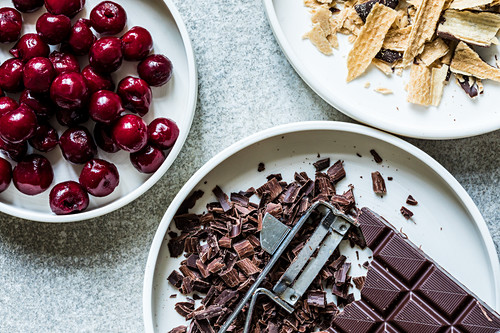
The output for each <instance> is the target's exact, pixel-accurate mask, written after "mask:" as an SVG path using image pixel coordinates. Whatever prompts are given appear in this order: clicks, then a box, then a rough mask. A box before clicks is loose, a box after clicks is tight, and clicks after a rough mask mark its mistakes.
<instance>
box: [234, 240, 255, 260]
mask: <svg viewBox="0 0 500 333" xmlns="http://www.w3.org/2000/svg"><path fill="white" fill-rule="evenodd" d="M233 248H234V250H235V251H236V253H237V254H238V257H240V259H243V258H246V257H251V256H253V254H254V247H253V245H252V244H251V243H250V242H249V241H248V240H246V239H245V240H242V241H240V242H238V243H236V244H234V245H233Z"/></svg>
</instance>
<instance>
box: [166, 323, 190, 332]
mask: <svg viewBox="0 0 500 333" xmlns="http://www.w3.org/2000/svg"><path fill="white" fill-rule="evenodd" d="M186 332H187V327H186V326H184V325H181V326H177V327H175V328H173V329H171V330H170V331H169V332H168V333H186Z"/></svg>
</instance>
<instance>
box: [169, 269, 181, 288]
mask: <svg viewBox="0 0 500 333" xmlns="http://www.w3.org/2000/svg"><path fill="white" fill-rule="evenodd" d="M183 278H184V276H183V275H182V274H181V273H179V272H178V271H176V270H175V269H174V270H173V271H172V273H170V275H169V276H168V278H167V280H168V282H170V283H171V284H172V285H173V286H174V287H176V288H180V287H181V285H182V279H183Z"/></svg>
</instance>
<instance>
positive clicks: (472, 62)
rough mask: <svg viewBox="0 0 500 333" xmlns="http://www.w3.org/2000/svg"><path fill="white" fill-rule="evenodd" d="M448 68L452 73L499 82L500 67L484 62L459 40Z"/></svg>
mask: <svg viewBox="0 0 500 333" xmlns="http://www.w3.org/2000/svg"><path fill="white" fill-rule="evenodd" d="M450 69H451V71H452V72H453V73H457V74H463V75H468V76H474V77H477V78H480V79H490V80H494V81H497V82H500V69H498V68H495V67H492V66H490V65H489V64H487V63H486V62H484V61H483V60H482V59H481V58H480V57H479V55H478V54H477V53H476V52H475V51H474V50H473V49H472V48H470V46H468V45H467V44H465V43H464V42H460V43H458V45H457V48H456V49H455V55H454V56H453V59H452V60H451V65H450Z"/></svg>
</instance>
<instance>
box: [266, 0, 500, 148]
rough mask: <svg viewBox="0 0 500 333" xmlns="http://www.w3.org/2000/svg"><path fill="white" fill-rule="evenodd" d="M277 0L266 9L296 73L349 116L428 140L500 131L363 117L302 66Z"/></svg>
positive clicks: (497, 127) (273, 29)
mask: <svg viewBox="0 0 500 333" xmlns="http://www.w3.org/2000/svg"><path fill="white" fill-rule="evenodd" d="M274 1H275V0H262V2H263V4H264V11H265V13H266V17H267V19H268V22H269V25H270V26H271V29H272V31H273V34H274V37H275V39H276V41H277V43H278V45H279V46H280V49H281V51H282V52H283V54H284V55H285V57H286V58H287V60H288V63H289V64H290V65H291V66H292V67H293V69H294V70H295V72H296V73H297V74H298V75H299V76H300V77H301V78H302V80H303V81H304V82H305V83H306V84H307V85H308V86H309V88H311V89H312V90H313V91H314V92H315V93H316V94H317V95H318V96H319V97H321V99H323V100H324V101H325V102H327V103H328V104H330V105H331V106H333V107H334V108H335V109H337V110H338V111H340V112H342V113H343V114H345V115H346V116H348V117H350V118H352V119H354V120H356V121H359V122H361V123H363V124H365V125H368V126H373V127H376V128H378V129H381V130H383V131H387V132H390V133H393V134H397V135H402V136H405V137H410V138H416V139H427V140H452V139H462V138H469V137H473V136H477V135H481V134H486V133H491V132H494V131H496V130H499V129H500V127H499V126H498V125H496V126H495V125H490V126H483V127H481V128H474V129H471V130H469V131H463V130H457V129H453V128H451V129H442V128H440V129H436V130H427V129H425V128H419V129H411V128H407V127H405V128H403V127H398V126H391V125H390V124H388V123H386V122H385V121H384V120H377V119H375V120H373V119H366V118H365V117H363V116H359V114H358V112H353V111H352V109H351V107H349V105H348V104H347V103H344V102H343V101H342V100H341V99H334V98H331V97H330V96H329V94H328V92H327V91H325V90H324V89H323V88H322V87H321V85H320V84H318V83H317V82H316V81H315V80H314V77H313V75H312V74H309V72H308V71H307V70H305V68H304V67H303V65H302V61H300V60H299V59H298V57H297V56H296V54H295V52H294V51H293V49H292V47H291V46H290V44H289V43H288V41H287V38H286V36H285V34H284V32H283V30H282V29H281V25H280V23H279V20H278V17H277V15H276V11H275V10H274Z"/></svg>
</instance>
